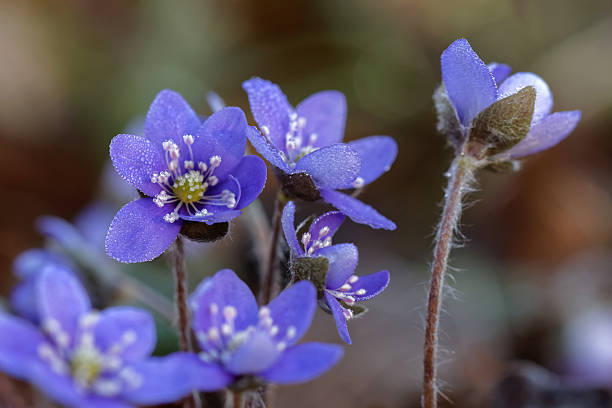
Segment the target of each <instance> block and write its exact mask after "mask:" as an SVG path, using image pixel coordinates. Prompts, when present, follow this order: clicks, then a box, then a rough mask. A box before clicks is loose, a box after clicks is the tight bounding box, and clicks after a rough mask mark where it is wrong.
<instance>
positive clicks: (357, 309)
mask: <svg viewBox="0 0 612 408" xmlns="http://www.w3.org/2000/svg"><path fill="white" fill-rule="evenodd" d="M338 302H340V304H341V305H342V307H344V308H345V309H349V310H350V311H351V312H353V316H352V317H351V318H352V319H353V318H355V317H357V316H361V315H363V314H364V313H366V312H368V310H369V309H368V308H367V307H365V306H362V305H358V304H355V303H353V304H348V303H346V302H345V301H344V300H340V299H338Z"/></svg>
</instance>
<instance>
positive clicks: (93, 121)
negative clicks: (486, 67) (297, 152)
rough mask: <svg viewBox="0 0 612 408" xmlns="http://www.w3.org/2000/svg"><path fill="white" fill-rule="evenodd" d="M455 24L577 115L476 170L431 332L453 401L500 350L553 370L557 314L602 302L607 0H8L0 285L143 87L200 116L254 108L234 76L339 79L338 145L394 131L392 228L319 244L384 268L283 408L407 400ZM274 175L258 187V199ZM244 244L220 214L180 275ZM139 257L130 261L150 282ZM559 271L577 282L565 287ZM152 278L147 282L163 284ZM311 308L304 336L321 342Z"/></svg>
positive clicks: (485, 380)
mask: <svg viewBox="0 0 612 408" xmlns="http://www.w3.org/2000/svg"><path fill="white" fill-rule="evenodd" d="M459 37H465V38H467V39H468V40H469V41H470V43H471V44H472V46H473V47H474V49H475V50H476V52H477V53H478V54H479V55H480V56H481V57H482V58H483V60H485V61H488V62H491V61H497V62H505V63H508V64H510V65H512V66H513V69H514V71H515V72H518V71H532V72H535V73H537V74H538V75H540V76H542V77H543V78H544V79H545V80H546V81H547V82H548V84H549V85H550V87H551V89H552V91H553V94H554V96H555V108H554V110H555V111H558V110H569V109H580V110H582V112H583V120H582V122H581V123H580V125H579V127H578V129H577V130H576V131H575V132H574V133H573V134H572V135H571V136H570V137H569V138H568V139H567V140H566V141H564V142H563V143H562V144H561V145H559V146H558V147H555V148H554V149H552V150H550V151H547V152H544V153H542V154H540V155H538V156H537V157H533V158H531V159H529V160H528V161H527V162H526V163H524V168H523V169H522V170H521V171H520V172H519V173H516V174H504V175H500V174H490V173H486V174H485V173H483V174H481V176H480V177H479V181H480V183H479V187H480V190H481V191H480V192H477V193H475V194H473V195H472V196H471V198H470V202H471V203H472V204H474V205H473V206H470V208H468V209H467V210H466V214H465V217H464V219H463V228H462V232H463V233H464V234H465V235H466V236H467V237H468V238H469V241H468V242H467V248H466V249H461V250H459V251H457V252H456V255H457V257H456V260H455V261H454V262H453V265H455V266H457V267H458V268H460V269H461V270H462V272H458V273H456V274H455V278H456V285H454V286H455V287H457V288H458V293H459V297H460V298H461V300H460V301H457V300H451V301H449V302H448V304H447V306H446V310H447V311H448V316H447V317H446V318H445V321H444V323H443V327H444V330H445V331H446V332H447V335H446V337H445V338H444V339H443V342H444V344H445V346H446V348H447V349H448V350H452V351H453V353H452V356H451V358H452V361H451V363H449V364H447V365H444V366H443V367H442V368H441V372H442V377H443V378H444V379H445V380H447V381H448V382H449V383H450V385H451V386H450V387H449V393H450V394H451V395H452V396H453V399H454V400H455V402H456V406H465V407H470V406H476V403H477V402H479V401H482V400H483V398H484V396H486V395H487V393H488V392H489V390H490V389H491V387H492V386H493V385H494V383H495V381H497V379H498V378H499V376H501V375H502V374H503V373H504V370H505V369H506V367H507V366H508V364H509V363H510V361H512V360H515V359H517V358H524V359H530V360H533V361H536V362H538V363H540V364H543V365H545V366H547V367H548V368H550V369H553V370H556V371H562V369H561V368H560V366H559V364H560V363H559V361H561V360H563V358H564V356H563V350H564V348H563V344H562V343H563V336H562V332H563V328H564V327H565V326H566V325H567V324H568V322H570V321H571V320H572V319H573V318H574V317H576V316H579V315H580V314H581V313H584V312H585V311H586V310H590V309H591V308H612V298H611V296H610V292H611V291H610V285H609V282H608V283H606V282H607V281H608V280H609V275H610V274H612V263H611V262H610V259H611V258H612V254H611V252H612V250H611V248H612V245H611V244H612V183H611V181H610V180H611V176H612V160H611V159H612V133H611V131H610V129H611V128H612V116H611V115H610V114H611V112H612V80H611V78H610V75H611V73H612V41H610V39H612V3H611V2H610V1H609V0H589V1H588V2H576V1H573V0H542V1H537V2H529V1H526V0H515V1H487V0H468V1H455V2H452V1H441V0H433V1H431V0H378V1H368V0H355V1H351V2H348V1H324V0H314V1H312V0H311V1H306V0H301V1H293V2H277V1H273V0H260V1H239V0H229V1H195V0H185V1H172V2H171V1H161V0H147V1H145V0H141V1H119V0H114V1H96V0H87V1H77V0H66V1H49V0H48V1H43V0H39V1H25V2H18V1H13V2H11V1H5V2H3V4H2V5H1V12H0V50H1V54H0V55H2V62H1V63H0V90H1V91H0V141H1V142H2V148H1V149H0V169H1V170H2V173H3V174H4V177H2V178H1V180H0V189H1V191H2V192H3V193H4V197H5V199H4V200H2V202H1V203H0V210H1V211H2V214H3V216H2V222H1V223H0V268H1V270H2V280H1V282H2V285H1V287H2V294H6V293H8V291H9V288H10V285H11V284H12V282H13V281H12V277H11V274H10V265H11V262H12V259H13V258H14V256H15V255H16V254H18V253H19V252H21V251H23V250H25V249H27V248H30V247H34V246H39V245H41V243H42V239H41V238H40V237H39V236H38V235H37V233H36V232H35V230H34V227H33V223H34V220H35V218H36V217H37V216H38V215H40V214H56V215H59V216H62V217H66V218H72V217H73V216H74V215H75V214H76V213H77V212H78V211H79V209H81V208H82V207H84V206H85V205H86V204H87V203H88V202H90V201H91V200H93V199H95V197H96V195H97V194H98V186H99V183H98V178H99V174H100V172H101V169H102V167H103V166H104V163H105V161H106V160H107V155H108V143H109V141H110V139H111V138H112V137H113V136H114V135H116V134H117V133H120V132H122V131H123V129H124V128H125V127H126V126H127V124H128V123H129V122H130V121H131V120H132V119H133V118H135V117H137V116H141V115H143V114H145V113H146V110H147V109H148V106H149V104H150V103H151V101H152V100H153V98H154V96H155V94H156V93H157V92H158V91H159V90H161V89H163V88H171V89H174V90H177V91H179V92H180V93H182V94H183V95H184V96H185V98H186V99H187V100H188V101H189V102H190V103H191V104H192V106H194V108H196V110H197V111H198V112H199V113H201V114H204V115H207V114H209V109H208V107H207V106H206V103H205V98H204V96H205V94H206V92H208V91H210V90H215V91H216V92H218V93H219V94H220V95H221V96H222V97H223V98H224V99H225V100H226V102H227V103H228V104H229V105H235V106H239V107H241V108H243V109H244V110H245V111H246V112H247V114H248V115H249V118H250V120H251V119H252V117H251V116H250V113H249V112H248V103H247V98H246V95H245V93H244V92H243V91H242V89H241V83H242V81H244V80H246V79H248V78H249V77H251V76H253V75H257V76H261V77H264V78H266V79H270V80H272V81H274V82H276V83H278V84H279V85H280V86H281V87H282V89H283V90H284V91H285V93H286V94H287V96H288V98H289V100H290V102H292V103H293V104H294V105H295V104H297V103H298V102H299V101H300V100H301V99H303V98H305V97H306V96H308V95H309V94H311V93H314V92H316V91H318V90H322V89H338V90H340V91H342V92H344V93H345V94H346V96H347V100H348V108H349V111H348V121H347V127H346V136H345V138H346V139H347V140H351V139H356V138H360V137H364V136H368V135H373V134H387V135H391V136H393V137H394V138H395V139H396V140H397V142H398V143H399V147H400V153H399V157H398V160H397V161H396V163H395V165H394V167H393V169H392V171H391V172H389V173H388V174H386V175H384V176H383V177H382V178H381V179H380V180H379V181H377V182H376V183H374V185H372V186H371V187H369V188H368V191H366V193H365V194H364V196H363V200H364V201H366V202H368V203H370V204H372V205H373V206H374V207H376V208H377V209H379V210H380V211H381V212H382V213H383V214H385V215H387V216H388V217H389V218H391V219H393V220H394V221H395V222H396V223H397V224H398V230H397V231H395V232H391V233H388V232H382V231H371V230H369V229H367V228H366V227H364V226H359V225H354V224H351V223H346V225H345V226H344V227H343V230H341V231H340V233H339V234H338V236H337V239H336V242H342V241H348V240H351V241H355V242H356V243H357V245H358V246H359V248H360V255H361V263H360V267H359V273H361V274H364V273H370V272H374V271H376V270H380V269H383V268H385V269H389V270H390V271H391V272H392V284H391V287H390V289H389V290H388V292H387V293H386V294H384V295H382V296H380V300H376V301H374V302H372V303H371V305H370V306H371V309H372V312H371V313H370V314H369V315H368V316H366V317H365V318H364V319H363V320H359V321H356V322H355V323H354V324H353V325H352V326H351V330H352V333H355V334H354V337H355V343H356V344H355V345H354V346H352V347H351V348H350V349H349V350H347V355H346V357H345V359H344V361H343V362H342V363H341V365H340V366H339V367H338V368H337V369H336V370H335V371H333V372H332V373H330V374H328V375H327V376H325V377H323V378H322V379H320V380H318V381H315V382H313V383H310V384H307V385H303V386H299V387H289V388H286V389H282V390H281V391H280V393H279V396H278V400H279V404H280V405H279V406H294V407H301V406H304V407H306V406H336V407H342V406H355V405H357V406H368V407H386V406H394V407H395V406H406V407H413V406H414V407H417V406H418V392H419V391H418V389H419V386H420V371H419V370H420V358H421V355H420V353H421V351H420V347H421V342H422V339H421V338H422V322H421V316H422V314H423V306H422V305H423V303H424V299H425V282H426V280H427V277H428V274H427V266H428V262H429V261H430V258H431V256H430V252H431V249H432V245H431V239H432V237H433V228H434V225H435V223H436V222H437V217H438V215H439V207H438V204H439V201H440V200H441V198H442V188H443V185H444V183H445V182H446V180H445V178H444V177H443V173H444V172H445V171H446V167H447V166H448V165H449V164H450V158H451V152H450V150H449V149H447V148H445V142H444V139H443V137H442V136H440V135H438V134H436V132H435V113H434V111H433V105H432V102H431V94H432V92H433V90H434V89H435V88H436V87H437V85H438V84H439V81H440V68H439V56H440V53H441V51H442V50H443V49H444V48H446V47H447V46H448V44H449V43H450V42H452V41H453V40H455V39H456V38H459ZM251 122H252V120H251ZM274 188H275V184H274V182H273V181H270V182H269V183H268V187H267V190H266V192H265V193H264V195H263V201H264V205H265V206H266V208H270V207H271V198H272V194H273V190H274ZM245 240H247V238H246V237H245V234H242V233H241V232H240V227H238V228H237V230H236V233H235V234H234V235H232V237H231V240H230V241H229V242H223V243H221V244H219V245H220V248H221V249H222V250H220V251H211V252H210V253H209V254H208V253H207V254H205V255H203V258H205V261H204V262H202V264H201V265H198V266H196V267H195V269H198V268H199V269H198V272H197V273H196V274H195V276H197V277H198V278H199V277H201V276H205V275H207V274H210V273H213V272H214V271H216V270H217V269H219V268H221V267H226V266H227V267H229V266H232V267H235V268H240V267H241V266H243V265H241V264H240V263H239V262H236V261H235V258H236V254H237V252H239V251H244V247H245V246H246V243H245V242H244V241H245ZM165 266H167V264H164V263H163V262H160V263H159V265H157V264H156V266H155V267H156V268H160V269H161V268H163V267H165ZM147 267H148V266H147V265H141V266H139V267H138V268H140V270H133V271H132V273H134V274H135V276H137V277H139V278H142V279H145V280H147V272H146V269H147ZM581 274H582V275H581ZM152 276H155V278H153V277H152ZM568 276H585V277H584V279H582V280H581V279H575V281H572V282H574V283H572V284H571V285H569V284H568V285H566V286H563V282H567V281H566V280H564V279H566V278H567V277H568ZM166 278H167V279H168V280H167V281H165V282H166V283H164V275H163V273H162V272H159V273H157V272H156V274H155V275H151V278H149V280H150V281H151V282H150V284H152V285H154V286H157V287H158V288H161V289H163V288H166V289H168V287H169V282H170V275H169V274H168V276H167V277H166ZM156 280H157V281H156ZM196 282H197V279H196ZM559 282H561V283H559ZM587 282H588V285H587ZM194 283H195V282H194ZM587 286H588V288H591V286H594V288H593V289H592V290H587V289H584V287H587ZM568 305H569V306H568ZM543 310H545V311H547V313H543V312H542V311H543ZM611 315H612V314H611ZM326 317H327V316H319V318H318V319H317V321H316V322H315V326H314V329H313V332H311V333H310V334H309V338H311V339H316V340H326V341H338V339H337V335H336V333H335V332H334V330H335V329H334V328H333V324H332V323H331V322H330V321H329V319H326ZM372 347H377V349H380V352H379V353H373V352H371V351H370V350H371V349H372ZM611 361H612V360H611ZM611 373H612V370H611ZM608 385H610V386H612V376H611V378H610V381H609V384H608ZM475 401H477V402H475Z"/></svg>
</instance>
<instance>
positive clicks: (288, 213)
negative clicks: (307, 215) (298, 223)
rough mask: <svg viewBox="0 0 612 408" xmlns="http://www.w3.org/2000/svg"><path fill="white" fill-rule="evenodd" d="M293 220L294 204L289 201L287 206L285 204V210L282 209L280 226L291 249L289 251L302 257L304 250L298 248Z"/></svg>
mask: <svg viewBox="0 0 612 408" xmlns="http://www.w3.org/2000/svg"><path fill="white" fill-rule="evenodd" d="M294 218H295V204H294V203H293V201H289V202H288V203H287V204H285V208H283V216H282V218H281V225H282V226H283V232H284V233H285V239H286V240H287V244H288V245H289V248H291V250H292V251H293V252H295V254H296V255H297V256H302V255H304V250H303V249H302V247H301V246H300V243H299V242H298V240H297V237H296V234H297V233H296V231H295V220H294Z"/></svg>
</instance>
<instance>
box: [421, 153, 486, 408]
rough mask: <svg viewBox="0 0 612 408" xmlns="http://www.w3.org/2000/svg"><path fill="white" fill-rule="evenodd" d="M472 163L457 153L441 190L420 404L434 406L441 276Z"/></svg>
mask: <svg viewBox="0 0 612 408" xmlns="http://www.w3.org/2000/svg"><path fill="white" fill-rule="evenodd" d="M473 170H474V166H473V164H472V162H471V160H470V158H468V157H467V156H465V155H463V154H459V155H458V156H457V157H456V158H455V160H454V161H453V163H452V164H451V167H450V169H449V171H448V173H447V176H448V186H447V187H446V190H445V193H444V208H443V210H442V218H441V220H440V224H439V225H438V230H437V233H436V238H435V249H434V259H433V263H432V267H431V281H430V284H429V295H428V299H427V317H426V320H425V345H424V349H423V352H424V357H423V407H424V408H436V407H437V396H438V390H437V385H436V381H437V377H436V374H437V373H436V371H437V361H436V360H437V354H438V331H439V327H440V309H441V307H442V301H443V294H444V279H445V275H446V270H447V268H448V258H449V254H450V251H451V248H452V245H453V237H454V235H455V231H456V229H457V223H458V222H459V218H460V217H461V208H462V200H463V196H464V194H465V193H466V192H467V190H468V189H469V185H470V183H471V181H472V179H473V173H472V172H473Z"/></svg>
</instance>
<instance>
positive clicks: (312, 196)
mask: <svg viewBox="0 0 612 408" xmlns="http://www.w3.org/2000/svg"><path fill="white" fill-rule="evenodd" d="M242 86H243V88H244V89H245V91H246V92H247V94H248V96H249V103H250V105H251V111H252V113H253V116H254V117H255V120H256V121H257V123H258V124H259V128H260V129H261V133H259V132H251V133H250V134H249V140H250V141H251V143H252V144H253V146H254V147H255V149H256V150H257V152H258V153H259V154H261V155H262V156H263V157H265V158H266V159H267V160H268V161H269V162H270V164H272V165H273V166H274V167H275V171H276V175H277V178H278V179H279V181H280V183H281V185H282V186H283V189H284V190H285V192H286V193H287V194H288V195H289V196H290V197H296V198H300V199H305V200H310V201H314V200H317V199H320V198H322V199H323V200H324V201H326V202H328V203H330V204H331V205H333V206H334V207H336V208H337V209H339V210H340V211H342V212H343V213H345V214H346V215H348V216H349V217H350V218H351V219H352V220H353V221H355V222H358V223H361V224H367V225H369V226H371V227H373V228H384V229H389V230H393V229H395V224H394V223H393V222H392V221H390V220H389V219H387V218H385V217H384V216H382V215H381V214H379V213H378V212H377V211H376V210H374V209H373V208H372V207H370V206H369V205H366V204H364V203H362V202H361V201H359V200H357V199H356V198H354V197H351V196H350V195H347V194H344V193H342V192H339V191H338V190H341V189H354V188H361V187H363V186H364V185H366V184H369V183H371V182H372V181H374V180H376V179H377V178H378V177H380V176H381V175H382V174H383V173H384V172H386V171H388V170H389V169H390V168H391V165H392V164H393V161H394V160H395V156H396V155H397V144H396V143H395V141H394V140H393V139H392V138H390V137H388V136H370V137H366V138H363V139H360V140H356V141H353V142H349V143H346V144H344V143H342V138H343V136H344V124H345V121H346V100H345V98H344V95H343V94H342V93H341V92H338V91H322V92H318V93H316V94H313V95H311V96H309V97H308V98H306V99H305V100H303V101H302V102H301V103H300V104H299V105H298V106H297V107H296V108H295V109H294V108H293V107H292V106H291V105H290V104H289V102H288V101H287V98H286V96H285V94H284V93H283V92H282V91H281V89H280V88H279V87H278V86H277V85H276V84H273V83H272V82H270V81H266V80H264V79H261V78H252V79H250V80H248V81H246V82H244V83H243V85H242Z"/></svg>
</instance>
